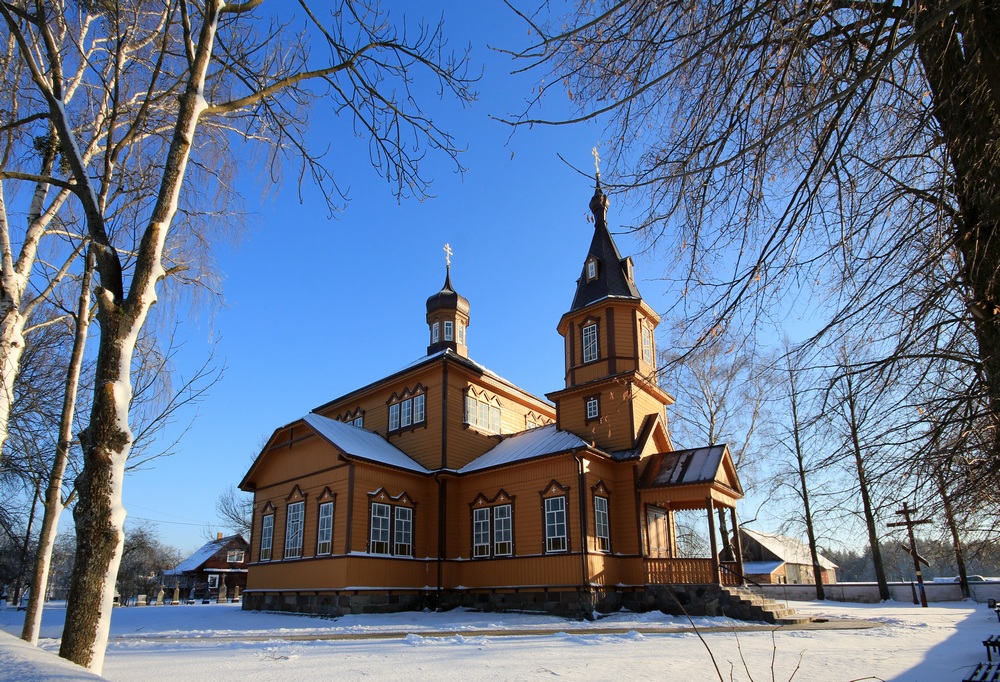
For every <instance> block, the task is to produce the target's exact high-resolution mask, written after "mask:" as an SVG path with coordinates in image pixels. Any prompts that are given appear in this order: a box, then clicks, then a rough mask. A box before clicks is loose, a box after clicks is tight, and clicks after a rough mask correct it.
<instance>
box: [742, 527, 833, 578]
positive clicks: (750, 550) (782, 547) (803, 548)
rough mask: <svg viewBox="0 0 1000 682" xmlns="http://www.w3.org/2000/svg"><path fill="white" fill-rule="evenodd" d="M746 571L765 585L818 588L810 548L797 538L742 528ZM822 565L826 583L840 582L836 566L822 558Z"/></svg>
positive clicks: (744, 567)
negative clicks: (812, 586) (810, 586)
mask: <svg viewBox="0 0 1000 682" xmlns="http://www.w3.org/2000/svg"><path fill="white" fill-rule="evenodd" d="M740 539H741V540H742V543H741V544H742V545H743V571H744V573H745V574H746V576H747V577H748V578H750V579H751V580H753V581H755V582H758V583H762V584H765V585H771V584H787V585H815V584H816V579H815V577H814V575H813V565H812V555H811V553H810V552H809V546H808V545H805V544H803V543H801V542H799V541H798V540H796V539H794V538H789V537H785V536H784V535H776V534H774V533H764V532H761V531H759V530H751V529H749V528H740ZM819 565H820V569H821V570H822V573H823V576H822V577H823V583H824V584H825V585H832V584H834V583H836V582H837V565H836V564H835V563H833V562H832V561H830V560H829V559H827V558H826V557H825V556H823V555H822V554H820V555H819Z"/></svg>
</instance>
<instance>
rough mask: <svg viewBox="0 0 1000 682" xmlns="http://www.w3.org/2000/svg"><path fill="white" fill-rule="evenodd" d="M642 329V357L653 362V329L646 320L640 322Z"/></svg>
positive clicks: (649, 362)
mask: <svg viewBox="0 0 1000 682" xmlns="http://www.w3.org/2000/svg"><path fill="white" fill-rule="evenodd" d="M640 325H641V330H642V359H643V360H644V361H645V362H646V363H648V364H650V365H652V364H653V329H652V327H650V325H649V323H648V322H645V321H644V322H640Z"/></svg>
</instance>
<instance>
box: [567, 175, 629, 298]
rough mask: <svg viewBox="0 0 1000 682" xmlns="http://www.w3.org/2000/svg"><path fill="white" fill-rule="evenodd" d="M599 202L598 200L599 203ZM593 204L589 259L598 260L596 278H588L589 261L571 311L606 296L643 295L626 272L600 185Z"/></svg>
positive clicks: (591, 204)
mask: <svg viewBox="0 0 1000 682" xmlns="http://www.w3.org/2000/svg"><path fill="white" fill-rule="evenodd" d="M595 202H596V203H595ZM590 208H591V210H592V211H593V212H594V238H593V239H592V240H591V242H590V250H588V251H587V258H586V260H590V258H594V259H596V260H597V277H596V279H593V280H590V281H588V280H587V276H586V275H587V273H586V268H587V266H586V261H585V262H584V271H583V273H582V274H581V277H580V279H579V280H578V281H577V284H576V295H575V296H574V297H573V305H572V306H570V309H569V310H570V312H573V311H576V310H580V309H581V308H586V307H587V306H588V305H590V304H591V303H595V302H597V301H601V300H603V299H606V298H626V299H633V300H639V299H641V298H642V296H641V295H640V294H639V289H638V287H636V285H635V282H633V281H632V280H630V279H629V278H628V276H627V274H626V272H625V260H624V259H623V258H622V255H621V253H620V252H619V251H618V247H617V246H616V245H615V240H614V239H612V238H611V233H610V232H608V226H607V222H606V221H605V217H604V212H605V210H606V208H607V198H606V197H605V196H604V193H603V192H602V191H601V188H600V187H598V188H597V189H596V190H595V192H594V198H593V199H591V202H590Z"/></svg>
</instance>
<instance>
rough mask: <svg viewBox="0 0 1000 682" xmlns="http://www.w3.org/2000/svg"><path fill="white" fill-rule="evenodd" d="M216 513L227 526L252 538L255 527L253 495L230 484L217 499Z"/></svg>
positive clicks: (247, 537) (245, 536)
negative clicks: (252, 529)
mask: <svg viewBox="0 0 1000 682" xmlns="http://www.w3.org/2000/svg"><path fill="white" fill-rule="evenodd" d="M215 513H216V514H218V515H219V518H220V519H222V524H223V526H224V527H225V528H228V529H229V530H231V531H233V532H234V533H239V534H240V535H242V536H243V537H244V538H245V539H247V540H249V539H250V529H251V528H252V527H253V496H252V495H246V494H244V493H241V492H240V491H238V490H237V489H236V487H235V486H229V487H228V488H226V490H225V492H223V493H222V494H221V495H219V498H218V499H217V500H216V501H215Z"/></svg>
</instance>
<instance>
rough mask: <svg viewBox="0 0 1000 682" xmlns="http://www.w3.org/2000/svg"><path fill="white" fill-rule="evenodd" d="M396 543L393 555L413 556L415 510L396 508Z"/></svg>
mask: <svg viewBox="0 0 1000 682" xmlns="http://www.w3.org/2000/svg"><path fill="white" fill-rule="evenodd" d="M395 516H396V519H395V521H396V523H395V527H396V543H395V547H394V548H393V554H395V555H396V556H413V510H412V509H410V508H409V507H396V508H395Z"/></svg>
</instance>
